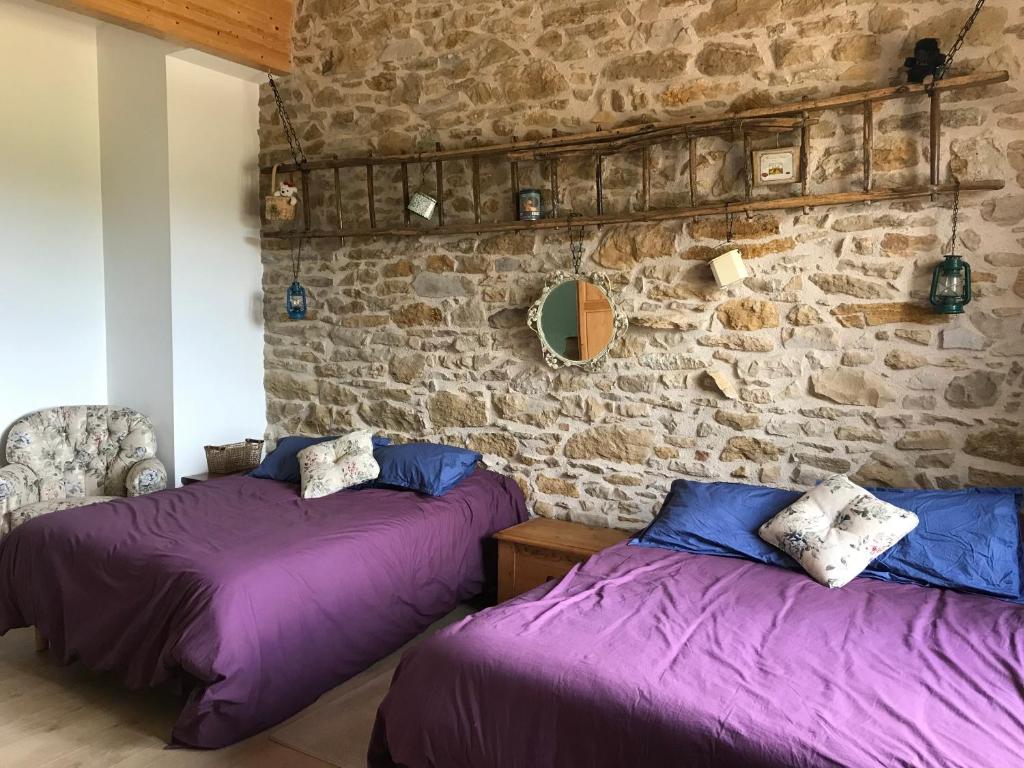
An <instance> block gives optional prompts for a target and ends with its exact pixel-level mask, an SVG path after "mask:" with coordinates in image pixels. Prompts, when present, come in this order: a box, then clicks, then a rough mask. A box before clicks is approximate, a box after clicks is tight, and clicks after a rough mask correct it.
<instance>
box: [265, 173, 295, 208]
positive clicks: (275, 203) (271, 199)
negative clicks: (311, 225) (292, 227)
mask: <svg viewBox="0 0 1024 768" xmlns="http://www.w3.org/2000/svg"><path fill="white" fill-rule="evenodd" d="M278 165H280V163H276V164H275V165H274V168H273V170H271V172H270V194H269V195H267V196H266V197H265V198H263V215H264V216H266V218H267V221H292V220H293V219H294V218H295V206H294V205H292V203H291V201H290V200H289V199H288V198H287V197H277V196H276V195H275V194H274V193H275V192H277V166H278Z"/></svg>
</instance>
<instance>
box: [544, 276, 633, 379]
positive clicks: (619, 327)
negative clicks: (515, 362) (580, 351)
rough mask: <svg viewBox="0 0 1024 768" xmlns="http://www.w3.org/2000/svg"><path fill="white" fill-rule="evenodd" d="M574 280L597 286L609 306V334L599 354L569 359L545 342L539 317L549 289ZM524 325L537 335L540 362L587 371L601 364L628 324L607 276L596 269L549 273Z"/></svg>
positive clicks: (593, 369) (554, 366) (556, 366)
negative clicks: (542, 357) (540, 353)
mask: <svg viewBox="0 0 1024 768" xmlns="http://www.w3.org/2000/svg"><path fill="white" fill-rule="evenodd" d="M577 280H585V281H587V282H589V283H591V284H592V285H596V286H597V288H598V289H599V290H600V291H601V293H603V294H604V296H605V298H606V299H607V300H608V306H610V307H611V309H612V335H611V338H610V339H609V340H608V343H607V344H606V345H605V347H604V349H602V350H601V352H600V353H598V354H597V355H594V356H593V357H592V358H590V359H589V360H570V359H569V358H567V357H564V356H562V355H560V354H559V353H558V352H556V351H555V350H554V348H553V347H552V346H551V345H550V344H548V340H547V339H546V338H544V331H543V329H542V326H541V316H542V315H543V311H544V310H543V308H544V302H545V301H547V298H548V296H549V295H550V294H551V292H552V291H553V290H554V289H555V288H557V287H558V286H560V285H561V284H562V283H566V282H575V281H577ZM526 324H527V325H528V326H529V327H530V330H532V331H533V332H534V333H536V334H537V338H538V339H540V345H541V352H542V353H543V355H544V362H545V363H547V364H548V365H549V366H550V367H552V368H582V369H583V370H585V371H587V372H591V371H596V370H597V369H598V368H600V367H601V364H602V363H603V362H604V359H605V357H607V355H608V351H609V350H610V349H611V348H612V347H613V346H614V345H615V342H617V341H618V340H619V339H620V338H622V334H624V333H625V332H626V328H627V327H628V326H629V318H628V317H626V313H625V312H623V311H622V307H621V306H620V305H619V302H618V301H617V300H616V298H615V297H614V296H613V295H612V291H611V287H610V285H609V283H608V278H607V277H606V276H605V275H603V274H601V273H600V272H592V273H589V274H588V273H570V272H553V273H551V274H550V275H549V276H548V279H547V282H546V284H545V285H544V290H543V292H542V293H541V295H540V298H539V299H537V300H536V301H535V302H534V303H533V306H531V307H530V311H529V313H528V314H527V316H526Z"/></svg>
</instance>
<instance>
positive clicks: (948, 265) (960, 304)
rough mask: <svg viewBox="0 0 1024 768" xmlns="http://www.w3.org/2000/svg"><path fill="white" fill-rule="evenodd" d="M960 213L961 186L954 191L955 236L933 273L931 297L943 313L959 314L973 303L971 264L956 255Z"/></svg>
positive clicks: (937, 308) (938, 309)
mask: <svg viewBox="0 0 1024 768" xmlns="http://www.w3.org/2000/svg"><path fill="white" fill-rule="evenodd" d="M959 213H960V187H959V185H957V187H956V189H955V190H954V191H953V236H952V237H951V238H950V241H949V242H950V245H949V253H948V254H947V255H946V256H945V257H944V258H943V260H942V262H941V263H939V264H938V265H936V267H935V272H934V273H933V274H932V290H931V294H930V297H929V298H930V299H931V303H932V306H933V307H934V308H935V311H936V312H938V313H939V314H941V315H959V314H961V313H962V312H963V311H964V307H965V306H966V305H967V304H970V303H971V265H970V264H968V263H967V262H966V261H964V260H963V259H961V258H960V257H959V256H957V255H956V224H957V218H958V216H959Z"/></svg>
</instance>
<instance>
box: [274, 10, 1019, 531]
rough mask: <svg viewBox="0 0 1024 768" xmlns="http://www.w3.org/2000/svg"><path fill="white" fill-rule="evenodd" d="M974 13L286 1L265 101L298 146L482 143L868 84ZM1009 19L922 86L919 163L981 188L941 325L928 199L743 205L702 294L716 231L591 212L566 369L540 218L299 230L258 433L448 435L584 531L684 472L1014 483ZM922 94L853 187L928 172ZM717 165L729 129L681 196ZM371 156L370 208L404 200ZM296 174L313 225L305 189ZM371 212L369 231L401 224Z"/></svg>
mask: <svg viewBox="0 0 1024 768" xmlns="http://www.w3.org/2000/svg"><path fill="white" fill-rule="evenodd" d="M972 5H973V3H969V2H967V0H964V1H963V2H947V1H946V0H932V1H930V2H918V3H914V4H913V8H911V7H910V6H908V4H907V3H906V2H905V1H904V0H899V2H878V1H876V0H846V2H843V1H842V0H746V1H743V2H741V1H740V0H710V1H708V2H680V1H675V2H670V1H669V0H663V1H662V2H656V1H654V0H644V1H643V2H640V1H639V0H588V1H587V2H578V3H556V2H547V3H545V2H525V1H524V0H503V1H501V0H474V2H470V3H465V2H453V1H452V2H449V1H444V2H419V3H406V4H401V3H390V2H375V1H373V0H362V1H357V0H351V1H346V0H306V1H305V2H302V1H301V0H300V2H299V7H298V14H297V19H296V31H295V50H296V58H295V60H296V72H295V74H294V75H293V76H291V77H289V78H285V79H283V80H282V90H283V91H284V93H285V96H286V98H287V99H288V100H289V104H290V105H291V106H292V107H293V109H294V113H295V123H296V125H297V126H298V127H299V130H300V133H301V134H302V136H303V138H304V141H305V144H306V147H307V150H308V151H309V153H310V154H311V155H313V154H321V153H334V152H337V153H340V154H356V153H362V152H365V151H366V150H369V149H372V150H373V151H375V152H393V151H396V150H409V149H414V148H421V149H422V148H429V147H433V146H434V143H435V142H441V143H443V144H444V145H445V146H450V147H451V146H459V145H462V144H464V143H468V142H472V141H480V142H494V141H503V140H508V139H509V137H511V136H512V135H518V136H519V137H528V136H541V135H550V132H551V131H552V130H558V131H563V132H574V131H584V130H591V129H593V127H594V125H595V124H598V125H601V126H605V127H611V126H614V125H619V124H628V123H630V122H635V121H638V120H640V119H643V118H646V119H650V120H659V119H668V118H673V117H681V116H685V115H690V114H714V113H719V112H723V111H727V110H730V109H738V108H743V107H747V106H751V105H757V104H764V103H771V102H786V101H792V100H794V99H799V98H800V97H802V96H815V95H826V94H833V93H836V92H839V91H842V90H848V89H859V88H864V87H876V86H880V85H887V84H891V83H895V82H898V80H897V76H896V67H897V65H898V64H899V63H900V62H901V61H902V59H903V57H905V56H906V55H909V53H910V52H911V51H912V48H913V43H914V41H915V40H916V39H917V38H919V37H922V36H927V35H935V36H938V37H940V38H941V39H942V40H943V42H944V43H948V42H949V41H951V40H952V38H953V36H954V34H955V30H956V29H957V28H958V27H959V25H960V23H961V21H962V19H963V17H964V16H965V15H966V13H967V12H968V11H969V10H970V8H969V6H972ZM765 21H767V24H768V25H767V26H765ZM1022 38H1024V9H1022V7H1021V6H1020V4H1019V3H1018V2H1016V0H991V1H990V2H989V3H988V5H987V7H986V9H985V10H984V12H983V13H982V15H981V16H980V17H979V20H978V23H977V25H976V27H975V28H974V30H973V31H972V33H971V36H970V38H969V39H968V43H967V45H966V46H965V47H964V49H963V51H962V52H961V56H960V59H959V64H958V67H957V69H958V71H972V70H975V71H979V70H982V69H1003V68H1005V69H1008V70H1009V71H1010V73H1011V80H1010V82H1009V83H1008V84H1005V85H999V86H992V87H988V88H986V89H984V90H982V91H972V92H961V93H957V94H955V95H950V96H948V97H946V98H945V104H946V117H945V120H944V128H943V131H944V140H945V141H944V146H943V168H944V173H945V174H949V173H956V174H957V175H959V177H960V178H982V177H992V176H995V177H998V178H1004V179H1005V180H1006V189H1005V190H1004V191H1002V192H999V193H989V194H976V195H970V196H965V199H964V200H963V201H962V202H963V205H962V211H961V236H960V242H959V243H958V244H957V247H958V248H959V249H960V250H961V251H962V253H963V254H964V255H966V256H967V258H968V259H969V261H970V262H971V263H972V265H973V266H974V269H975V273H974V279H975V295H976V298H975V301H974V303H972V304H971V305H970V306H969V308H968V312H967V313H966V314H965V315H964V316H962V317H959V318H955V319H952V320H949V321H948V322H947V321H944V320H943V319H942V318H940V317H937V316H936V315H934V314H932V313H931V312H930V310H929V309H928V305H927V298H926V297H927V291H928V283H929V277H930V271H931V269H932V267H933V265H934V264H935V263H936V261H937V260H938V258H939V256H940V254H941V253H942V252H943V243H944V242H945V240H946V239H947V238H948V236H949V220H950V210H949V201H948V200H943V201H939V202H938V203H934V204H933V203H931V202H930V201H929V200H927V199H924V200H923V201H914V202H903V203H894V204H875V205H859V206H854V207H842V208H836V209H833V210H814V211H811V212H807V213H804V212H787V213H782V214H762V215H756V216H753V217H751V218H749V219H748V218H746V217H740V218H738V219H737V221H736V238H737V239H738V240H739V241H740V242H741V244H742V246H743V249H744V252H745V255H746V257H747V258H748V260H749V264H750V265H751V266H752V269H753V272H754V276H753V277H751V278H750V279H748V280H747V281H746V282H745V284H743V285H741V286H739V287H735V288H730V289H728V290H720V289H717V288H716V287H715V285H714V283H713V281H712V280H711V277H710V272H709V269H708V267H707V265H706V263H705V261H706V260H707V258H708V256H709V254H712V253H714V248H715V246H716V245H718V244H719V243H720V241H721V240H722V239H723V237H724V222H723V221H722V220H721V219H711V218H706V219H701V220H697V221H691V222H670V223H665V224H659V225H644V226H639V225H636V226H624V227H608V228H605V229H604V230H602V231H600V232H598V231H591V232H589V233H588V235H587V256H586V259H587V261H586V263H585V269H596V270H601V271H606V272H608V273H609V274H610V277H611V279H612V281H613V283H614V284H615V285H616V286H617V287H618V288H619V289H620V290H621V295H622V297H623V304H624V306H625V307H626V309H627V311H628V313H629V315H630V319H631V327H630V329H629V331H628V332H627V334H626V336H625V338H624V339H623V340H622V341H621V343H619V344H618V345H617V347H616V348H615V349H614V351H613V354H612V356H611V359H610V360H609V361H608V364H607V366H606V367H605V369H604V370H602V371H601V372H598V373H593V374H586V373H577V372H571V371H561V372H556V371H552V370H549V369H548V368H546V367H545V366H544V364H543V362H542V360H541V355H540V350H539V345H538V343H537V340H536V339H535V337H533V335H532V333H531V332H530V331H529V330H527V328H526V326H525V317H526V307H528V305H529V304H530V303H532V302H533V301H534V299H535V298H536V297H537V295H538V293H539V291H540V290H541V287H542V285H543V283H544V278H545V274H547V273H549V272H550V271H552V270H555V269H564V268H567V267H568V265H569V255H568V247H567V242H566V239H565V237H564V235H563V234H562V233H561V232H553V233H550V234H546V235H536V236H534V235H501V236H495V235H486V236H480V237H463V238H449V239H441V238H436V237H429V236H424V237H422V238H419V239H415V240H412V239H378V240H358V241H355V242H346V243H343V244H340V243H338V242H336V241H323V242H319V243H313V244H311V245H310V246H309V247H307V253H306V256H305V259H304V263H303V269H302V279H303V282H304V283H305V284H306V286H307V287H308V288H309V289H310V293H311V299H312V303H311V305H312V311H311V316H312V319H311V320H309V321H306V322H298V323H291V322H288V321H286V320H284V319H283V294H284V290H285V287H286V286H287V284H288V282H290V280H291V273H290V266H289V256H288V245H287V243H284V242H279V241H271V240H268V241H265V243H266V244H265V248H264V267H265V272H264V287H265V289H266V296H267V304H266V320H267V330H266V386H267V402H268V406H267V410H268V420H269V423H270V425H271V430H272V431H275V432H282V431H296V430H301V431H308V432H320V433H322V432H328V431H331V430H336V429H345V428H350V427H353V426H356V425H364V424H365V425H369V426H372V427H375V428H378V429H380V430H381V431H383V432H385V433H388V434H391V435H394V436H397V437H400V438H431V439H438V440H443V441H445V442H450V443H453V444H459V445H467V446H469V447H471V448H475V449H477V450H480V451H482V452H483V453H484V454H486V456H487V459H488V460H489V461H490V462H492V464H494V465H496V466H497V467H499V468H500V469H502V470H504V471H507V472H509V473H511V474H513V475H515V476H516V477H517V479H518V480H519V481H520V483H521V484H522V485H523V487H524V488H525V489H526V490H527V492H528V495H529V497H530V501H531V506H532V509H533V510H534V511H535V512H536V513H538V514H542V515H548V516H562V517H571V518H574V519H578V520H583V521H586V522H592V523H598V524H607V525H626V526H633V525H636V524H637V523H639V522H643V521H646V520H648V519H649V518H650V517H651V516H652V514H653V513H655V512H656V511H657V508H658V503H659V500H660V499H661V497H662V496H663V494H664V492H665V490H666V489H667V487H668V484H669V482H670V481H671V480H672V479H673V478H676V477H680V476H684V477H696V478H718V479H729V478H733V479H738V480H741V481H746V482H767V483H777V484H783V485H795V486H805V485H807V484H809V483H812V482H813V481H814V480H816V479H817V478H819V477H821V476H822V475H823V474H825V473H830V472H837V471H843V472H850V473H851V475H852V476H853V477H854V479H856V480H858V481H861V482H864V483H869V484H873V485H895V486H926V487H933V486H936V487H954V486H959V485H964V484H1004V483H1024V435H1022V429H1021V418H1022V417H1021V404H1022V400H1024V342H1022V323H1024V90H1022V87H1021V85H1020V76H1021V62H1022V60H1024V39H1022ZM926 109H927V105H926V104H925V102H924V101H923V100H918V101H906V102H892V103H889V104H886V105H884V106H882V107H881V108H880V109H879V111H878V116H877V122H876V143H877V147H878V152H877V154H876V161H875V171H876V179H877V183H879V184H899V183H912V182H917V183H923V182H925V181H926V180H927V152H928V145H927V111H926ZM860 132H861V119H860V115H859V113H840V114H836V113H828V114H824V115H822V116H821V121H820V122H819V123H818V124H817V125H816V126H814V129H813V141H812V152H811V160H810V163H809V171H810V174H811V181H812V189H813V190H815V191H819V190H820V191H833V190H837V189H849V188H854V187H856V185H858V184H859V183H860V176H859V174H860V172H861V167H860V156H861V153H860V144H859V137H860ZM261 134H262V146H263V150H264V152H263V155H264V156H263V160H264V161H266V160H268V159H283V158H284V157H285V153H283V152H282V150H283V148H284V146H285V145H284V142H283V138H282V134H281V132H280V129H279V126H278V124H277V122H276V120H275V118H274V114H273V104H272V100H271V99H270V97H269V93H268V92H267V90H266V89H264V92H263V99H262V125H261ZM637 168H638V166H637V164H636V162H635V160H629V159H623V158H619V159H612V160H609V161H608V162H607V164H606V187H607V190H608V195H609V202H608V208H607V210H624V209H626V208H628V207H629V206H635V205H636V204H637V199H638V197H637V190H638V188H639V174H638V170H637ZM741 169H742V158H741V156H740V154H739V152H738V151H736V150H735V149H733V150H730V149H729V146H728V145H727V144H724V143H722V142H718V141H711V140H708V141H706V142H702V143H701V146H700V153H699V158H698V168H697V170H698V178H699V181H700V190H701V194H704V195H711V194H715V195H721V194H726V193H728V191H729V190H733V191H734V192H739V191H740V190H742V186H743V185H742V181H741V178H742V177H741V176H740V173H741V172H742V171H741ZM361 173H362V172H361V171H358V172H355V173H352V174H349V175H348V176H347V178H346V186H345V189H346V192H345V193H344V195H343V199H342V201H341V202H342V204H343V209H344V211H345V215H346V221H347V222H348V223H350V224H351V223H352V222H357V221H361V220H365V212H364V206H365V203H360V202H359V201H360V200H361V198H360V195H361V194H362V192H363V190H364V189H365V176H363V175H361ZM467 173H468V170H467V169H462V170H459V168H458V167H457V166H454V165H453V168H452V170H450V171H447V170H446V174H448V176H447V180H448V181H449V184H450V188H451V189H452V190H453V191H452V193H451V194H452V197H451V198H450V199H449V200H448V212H449V218H450V219H455V220H466V219H467V218H471V212H470V211H471V208H470V201H469V197H468V194H466V193H465V192H464V191H462V192H458V193H456V188H457V187H458V186H460V182H465V179H466V178H467ZM522 173H523V185H524V186H525V185H527V184H530V183H532V184H536V185H542V184H544V183H545V175H544V174H545V169H543V168H540V167H536V168H530V167H524V169H523V171H522ZM687 174H688V167H687V161H686V152H685V151H682V150H681V148H680V147H679V146H675V147H673V146H672V145H665V146H663V147H661V148H659V149H658V150H657V151H656V152H655V153H654V174H653V185H654V189H653V200H654V203H655V204H657V205H667V204H673V203H674V204H684V203H685V201H686V196H687V189H686V187H687V184H686V178H687ZM483 175H484V182H485V186H486V194H485V197H484V209H485V212H486V215H487V216H488V217H492V218H501V217H505V216H507V213H506V211H507V209H508V205H509V197H510V195H509V194H508V192H507V189H508V187H507V184H508V177H507V168H505V167H494V168H485V169H484V171H483ZM381 176H382V178H378V179H376V181H377V189H378V193H377V202H378V205H379V206H380V208H381V210H384V209H385V208H386V206H387V205H388V204H392V205H394V204H395V203H396V202H397V201H400V188H399V187H398V179H397V178H395V177H389V176H387V175H386V174H381ZM592 178H593V177H592V171H591V170H590V166H587V165H586V163H585V161H580V162H579V163H576V164H567V165H566V166H565V167H564V168H563V169H562V172H561V181H562V187H563V199H562V200H561V204H562V208H563V211H564V210H566V209H569V208H571V209H573V210H577V211H580V212H587V211H592V210H593V199H592V198H593V191H592ZM412 179H413V183H414V186H415V185H416V184H417V183H419V181H420V178H419V169H414V170H413V171H412ZM314 182H315V184H314V187H315V192H314V196H313V199H312V200H311V201H310V203H311V205H312V206H313V212H314V214H315V216H316V219H317V221H318V222H320V221H325V220H327V219H328V218H329V216H330V212H331V211H333V210H334V200H333V195H332V193H330V191H329V189H330V178H322V179H321V178H315V179H314ZM423 183H425V184H428V185H430V184H432V183H433V176H432V175H431V174H430V171H429V169H428V170H427V171H426V173H425V174H424V178H423ZM461 189H462V190H466V189H468V187H467V186H466V185H465V184H464V183H462V184H461ZM758 194H759V195H760V194H766V193H765V192H762V191H759V192H758ZM768 194H772V193H771V192H769V193H768ZM774 194H778V192H775V193H774ZM394 210H395V211H396V213H394V214H392V215H391V217H390V218H389V217H388V216H385V215H383V214H382V215H381V217H380V220H382V221H393V222H395V223H397V222H398V221H399V220H400V219H399V216H400V214H398V213H397V211H398V210H399V207H398V206H395V207H394Z"/></svg>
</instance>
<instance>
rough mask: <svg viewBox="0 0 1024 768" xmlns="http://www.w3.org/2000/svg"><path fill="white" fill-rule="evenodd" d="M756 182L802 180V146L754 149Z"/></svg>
mask: <svg viewBox="0 0 1024 768" xmlns="http://www.w3.org/2000/svg"><path fill="white" fill-rule="evenodd" d="M752 154H753V162H752V163H751V165H752V167H753V169H754V183H755V184H762V185H767V184H792V183H793V182H795V181H800V148H799V147H776V148H775V149H755V150H754V151H753V153H752Z"/></svg>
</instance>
